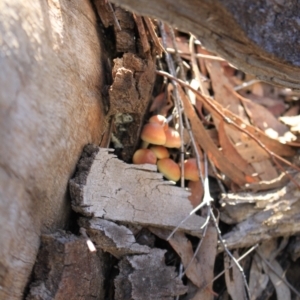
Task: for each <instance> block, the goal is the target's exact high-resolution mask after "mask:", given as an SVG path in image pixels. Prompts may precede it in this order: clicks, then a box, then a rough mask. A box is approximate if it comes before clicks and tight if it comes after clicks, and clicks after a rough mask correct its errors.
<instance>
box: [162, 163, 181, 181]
mask: <svg viewBox="0 0 300 300" xmlns="http://www.w3.org/2000/svg"><path fill="white" fill-rule="evenodd" d="M157 168H158V171H159V172H160V173H162V174H163V175H164V176H165V177H166V178H167V179H169V180H172V181H178V180H179V179H180V168H179V166H178V164H177V163H176V162H175V161H174V160H172V159H171V158H163V159H160V160H159V161H158V162H157Z"/></svg>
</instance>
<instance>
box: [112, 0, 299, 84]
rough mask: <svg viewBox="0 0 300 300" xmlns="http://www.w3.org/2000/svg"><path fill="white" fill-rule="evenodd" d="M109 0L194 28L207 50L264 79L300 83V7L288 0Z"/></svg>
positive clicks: (182, 26)
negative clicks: (282, 2)
mask: <svg viewBox="0 0 300 300" xmlns="http://www.w3.org/2000/svg"><path fill="white" fill-rule="evenodd" d="M111 2H113V3H116V4H119V5H121V6H123V7H125V8H126V9H129V10H131V11H134V12H135V13H138V14H141V15H147V16H150V17H154V18H158V19H161V20H163V21H166V22H167V23H169V24H171V25H172V26H175V27H178V28H180V29H181V30H184V31H187V32H192V33H193V34H195V36H197V37H198V38H199V39H200V41H201V42H202V43H203V44H204V46H205V47H207V48H208V49H209V50H211V51H213V52H215V53H218V54H219V55H221V56H222V57H224V58H225V59H226V60H228V61H229V62H231V63H232V64H234V65H235V66H237V67H238V68H240V69H241V70H243V71H245V72H247V73H251V74H254V75H256V76H258V78H260V79H261V80H263V81H267V82H270V83H273V84H280V85H283V86H287V87H290V88H296V89H299V88H300V77H299V68H300V58H299V49H300V43H299V41H300V39H299V30H298V27H299V25H298V23H297V20H298V19H297V18H298V15H297V12H298V11H299V9H300V8H299V4H298V3H295V2H293V1H292V0H289V1H285V2H284V7H283V6H282V4H281V2H280V1H267V2H265V1H258V2H255V3H253V2H252V1H238V2H236V1H234V0H230V1H225V0H215V1H209V0H204V1H199V0H187V1H180V2H174V1H171V0H154V1H151V2H150V1H148V0H112V1H111ZM266 12H268V18H266V17H265V16H266V15H265V14H266ZM279 20H281V21H279ZM229 32H230V34H228V33H229ZM297 35H298V39H297ZM290 45H293V46H292V47H291V46H290Z"/></svg>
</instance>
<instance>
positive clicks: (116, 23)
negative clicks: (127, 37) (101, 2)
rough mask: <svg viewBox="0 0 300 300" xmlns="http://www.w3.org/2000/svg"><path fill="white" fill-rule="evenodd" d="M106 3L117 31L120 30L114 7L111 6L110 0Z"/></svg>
mask: <svg viewBox="0 0 300 300" xmlns="http://www.w3.org/2000/svg"><path fill="white" fill-rule="evenodd" d="M107 4H108V7H109V9H110V12H111V13H112V15H113V19H114V22H115V25H116V26H117V28H118V30H119V31H122V28H121V25H120V23H119V20H118V18H117V16H116V14H115V11H114V8H113V7H112V4H111V3H110V2H107Z"/></svg>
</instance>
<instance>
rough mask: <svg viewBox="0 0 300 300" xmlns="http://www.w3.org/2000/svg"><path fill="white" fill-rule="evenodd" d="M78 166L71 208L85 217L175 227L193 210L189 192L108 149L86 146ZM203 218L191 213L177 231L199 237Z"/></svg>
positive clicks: (151, 170)
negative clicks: (120, 157) (128, 161)
mask: <svg viewBox="0 0 300 300" xmlns="http://www.w3.org/2000/svg"><path fill="white" fill-rule="evenodd" d="M77 168H78V170H77V173H76V175H75V177H74V178H73V179H71V180H70V193H71V197H72V208H73V209H74V210H75V211H76V212H79V213H81V214H83V215H84V216H94V217H99V218H104V219H106V220H112V221H121V222H125V223H133V224H140V225H142V226H154V227H162V228H166V229H174V228H175V227H176V226H177V225H178V224H179V223H180V221H182V220H183V219H184V218H185V217H186V216H187V215H189V213H190V211H191V210H192V206H191V204H190V201H189V200H188V196H189V192H188V191H186V190H184V189H182V188H179V187H176V186H172V184H171V182H169V181H165V180H163V178H162V174H160V173H157V172H156V166H151V165H129V164H126V163H124V162H123V161H121V160H119V159H117V158H116V156H115V155H113V154H110V153H109V149H101V148H98V147H95V146H92V145H88V146H86V147H85V149H84V152H83V155H82V159H81V160H80V161H79V163H78V167H77ZM204 221H205V220H204V219H203V218H202V217H199V216H196V215H193V216H191V217H190V218H189V219H188V220H187V221H186V222H184V223H183V224H182V225H181V226H180V227H179V230H184V231H186V232H187V233H190V234H192V235H196V236H200V235H201V230H200V227H201V225H203V224H204Z"/></svg>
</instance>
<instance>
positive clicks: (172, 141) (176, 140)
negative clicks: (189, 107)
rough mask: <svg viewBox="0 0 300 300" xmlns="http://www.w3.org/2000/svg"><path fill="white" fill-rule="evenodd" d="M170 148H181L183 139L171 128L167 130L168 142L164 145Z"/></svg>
mask: <svg viewBox="0 0 300 300" xmlns="http://www.w3.org/2000/svg"><path fill="white" fill-rule="evenodd" d="M164 146H165V147H168V148H179V147H180V146H181V139H180V135H179V132H178V131H176V130H175V129H174V128H171V127H169V128H168V129H167V130H166V142H165V144H164Z"/></svg>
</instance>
